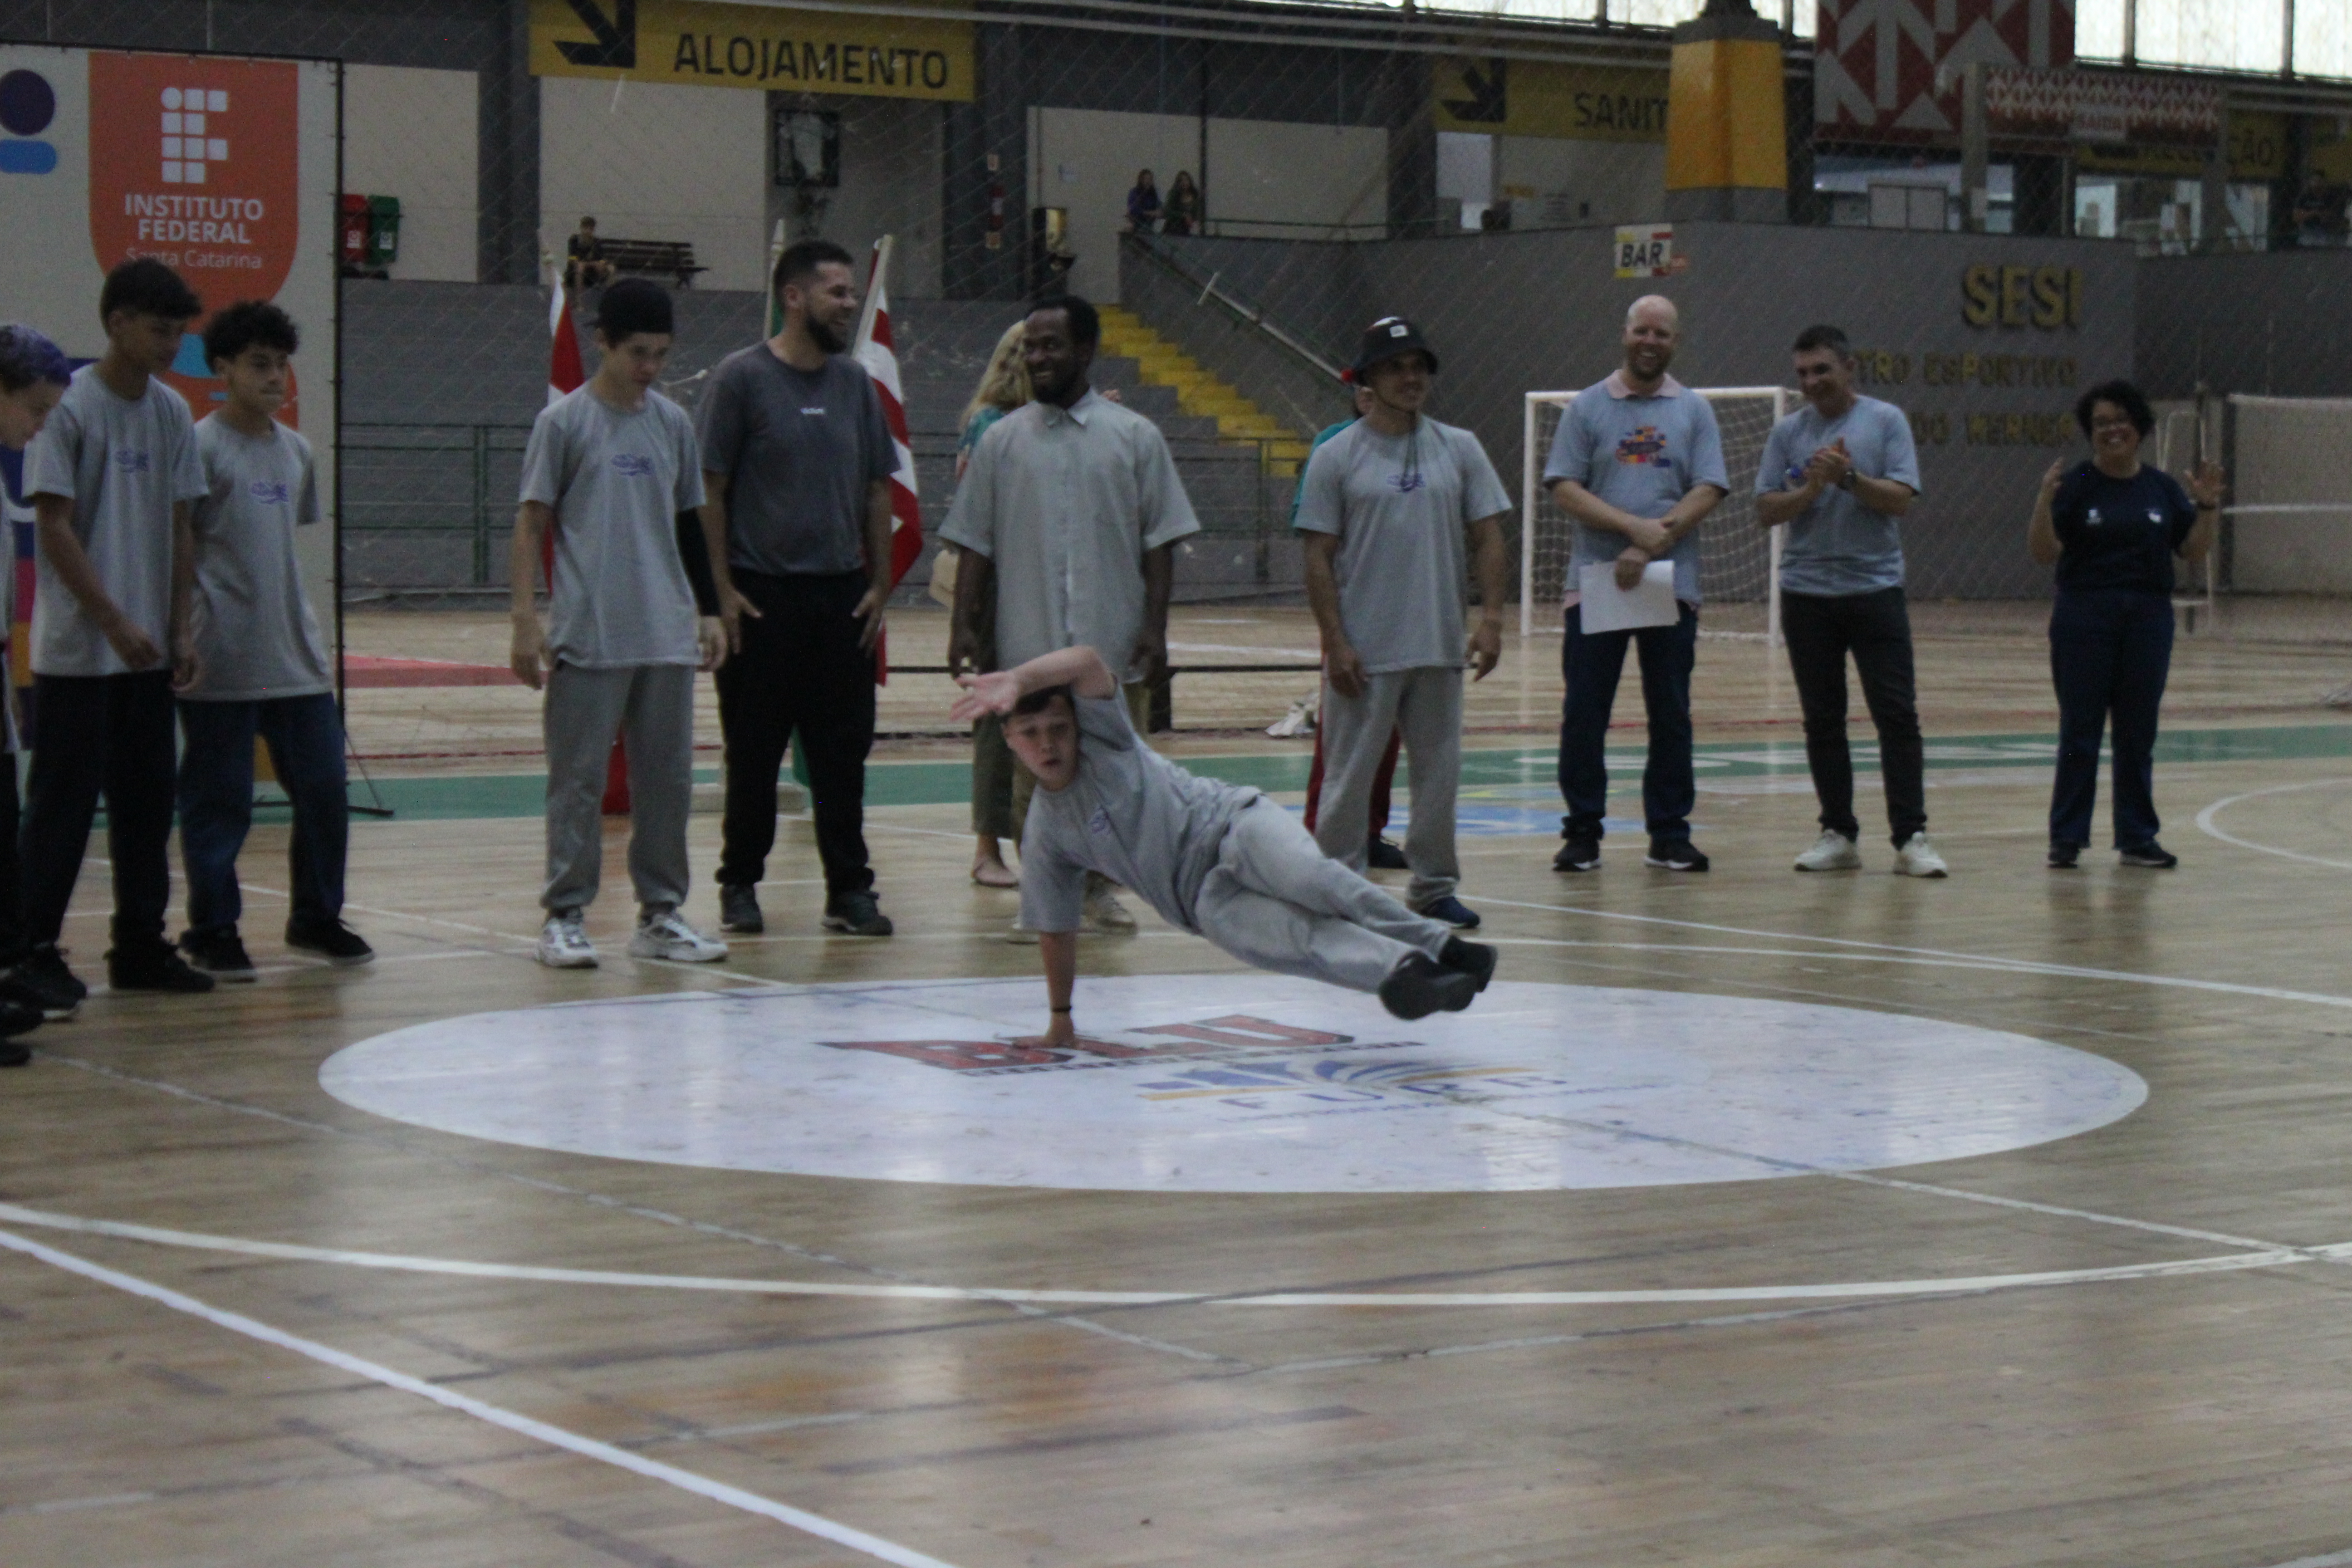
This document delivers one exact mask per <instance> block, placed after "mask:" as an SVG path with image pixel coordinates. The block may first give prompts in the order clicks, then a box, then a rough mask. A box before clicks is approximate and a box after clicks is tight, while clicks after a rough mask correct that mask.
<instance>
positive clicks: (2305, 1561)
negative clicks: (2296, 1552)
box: [2273, 1552, 2352, 1568]
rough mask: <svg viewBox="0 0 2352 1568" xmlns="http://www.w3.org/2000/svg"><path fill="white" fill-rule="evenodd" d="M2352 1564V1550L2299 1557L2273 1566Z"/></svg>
mask: <svg viewBox="0 0 2352 1568" xmlns="http://www.w3.org/2000/svg"><path fill="white" fill-rule="evenodd" d="M2347 1564H2352V1552H2327V1553H2326V1554H2325V1555H2323V1556H2319V1557H2298V1558H2296V1559H2295V1560H2294V1562H2292V1563H2275V1564H2273V1568H2347Z"/></svg>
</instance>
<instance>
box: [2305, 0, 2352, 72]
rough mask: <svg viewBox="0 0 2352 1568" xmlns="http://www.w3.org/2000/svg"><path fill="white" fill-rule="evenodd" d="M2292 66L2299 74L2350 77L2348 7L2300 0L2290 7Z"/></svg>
mask: <svg viewBox="0 0 2352 1568" xmlns="http://www.w3.org/2000/svg"><path fill="white" fill-rule="evenodd" d="M2294 68H2295V71H2296V73H2297V74H2298V75H2302V76H2332V77H2352V8H2347V6H2345V5H2343V4H2341V0H2304V3H2303V4H2302V5H2297V6H2296V7H2295V8H2294Z"/></svg>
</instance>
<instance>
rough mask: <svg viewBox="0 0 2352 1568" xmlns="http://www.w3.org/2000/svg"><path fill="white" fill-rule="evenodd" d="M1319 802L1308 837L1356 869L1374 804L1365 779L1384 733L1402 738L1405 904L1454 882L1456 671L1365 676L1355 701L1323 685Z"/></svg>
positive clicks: (1384, 743)
mask: <svg viewBox="0 0 2352 1568" xmlns="http://www.w3.org/2000/svg"><path fill="white" fill-rule="evenodd" d="M1320 722H1321V724H1322V726H1323V802H1322V805H1321V806H1320V808H1319V809H1318V813H1317V816H1316V818H1315V840H1316V842H1317V843H1318V844H1320V845H1322V846H1323V853H1325V854H1326V855H1328V856H1329V857H1331V858H1332V859H1334V860H1337V861H1339V863H1340V864H1341V865H1343V866H1346V867H1347V868H1349V870H1353V871H1360V870H1362V869H1363V868H1364V824H1365V822H1367V821H1368V820H1370V815H1371V806H1372V780H1373V778H1374V777H1375V776H1376V775H1377V774H1378V773H1380V770H1381V755H1382V754H1383V753H1384V752H1387V750H1388V745H1389V732H1390V731H1392V730H1401V731H1403V732H1404V754H1405V759H1406V761H1407V762H1408V763H1410V764H1411V765H1412V823H1411V825H1410V826H1407V827H1406V829H1405V835H1404V859H1405V864H1406V865H1408V866H1410V867H1412V882H1411V883H1410V884H1409V885H1408V886H1407V887H1406V889H1405V893H1404V901H1405V902H1406V903H1408V904H1410V905H1412V907H1413V908H1414V909H1416V910H1425V909H1427V908H1428V907H1429V906H1430V905H1432V904H1433V903H1435V902H1436V901H1437V900H1440V899H1442V898H1444V897H1445V896H1446V895H1448V894H1449V893H1451V892H1453V891H1454V889H1455V888H1457V887H1459V886H1461V884H1462V862H1461V861H1460V859H1458V858H1456V857H1455V855H1454V792H1455V790H1457V789H1458V788H1459V787H1460V786H1461V783H1462V671H1461V669H1460V668H1459V667H1449V666H1445V665H1425V666H1423V667H1422V668H1417V669H1392V670H1390V671H1388V672H1386V673H1385V674H1381V675H1375V676H1373V677H1371V678H1370V679H1369V680H1368V681H1367V682H1366V683H1365V686H1364V694H1363V695H1362V696H1361V697H1342V696H1340V695H1339V692H1338V691H1337V690H1336V689H1333V687H1332V686H1331V685H1330V683H1329V682H1328V681H1327V682H1325V683H1324V686H1323V708H1322V714H1321V719H1320Z"/></svg>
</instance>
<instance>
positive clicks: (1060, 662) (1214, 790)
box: [952, 646, 1495, 1045]
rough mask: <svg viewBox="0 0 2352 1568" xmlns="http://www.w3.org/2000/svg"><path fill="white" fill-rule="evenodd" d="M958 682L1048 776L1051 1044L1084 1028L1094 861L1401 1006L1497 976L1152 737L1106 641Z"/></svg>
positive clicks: (1267, 951)
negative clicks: (1084, 957)
mask: <svg viewBox="0 0 2352 1568" xmlns="http://www.w3.org/2000/svg"><path fill="white" fill-rule="evenodd" d="M956 679H957V681H958V683H959V684H961V686H962V687H963V688H964V691H965V694H964V697H963V699H962V700H961V701H960V702H958V703H957V704H956V705H955V709H954V712H953V715H952V716H953V717H954V718H955V719H956V720H958V721H964V722H968V721H971V720H973V719H977V718H979V717H980V716H981V715H982V714H983V713H996V714H1002V715H1005V716H1006V717H1005V725H1004V740H1005V743H1006V744H1007V745H1009V746H1011V747H1012V748H1013V754H1014V755H1016V756H1018V757H1019V758H1020V759H1021V762H1022V765H1023V766H1024V767H1026V768H1027V769H1028V770H1029V771H1030V772H1031V773H1033V774H1034V775H1035V776H1036V780H1037V787H1036V794H1035V795H1034V796H1033V797H1032V799H1031V802H1030V806H1029V821H1028V828H1027V836H1026V837H1024V840H1023V841H1022V851H1021V919H1022V922H1023V924H1024V925H1026V926H1027V927H1029V928H1030V929H1031V930H1033V931H1036V932H1037V945H1038V952H1039V953H1040V954H1041V956H1042V957H1043V959H1044V961H1045V991H1046V999H1047V1001H1048V1003H1049V1005H1051V1007H1052V1009H1053V1012H1052V1016H1051V1018H1050V1021H1049V1022H1048V1023H1047V1025H1046V1028H1045V1043H1046V1044H1048V1045H1067V1044H1069V1043H1070V1041H1071V1040H1072V1039H1074V1038H1075V1037H1076V1028H1075V1026H1073V1024H1072V1022H1071V1016H1070V992H1071V988H1072V986H1073V984H1075V983H1076V976H1077V955H1078V925H1079V921H1080V916H1081V913H1082V911H1083V908H1084V905H1085V902H1086V886H1087V873H1088V872H1094V873H1097V874H1098V875H1101V876H1105V877H1108V878H1110V879H1112V880H1113V881H1116V882H1118V883H1119V884H1120V885H1122V886H1124V887H1128V888H1131V889H1134V890H1135V891H1136V893H1137V894H1139V896H1140V897H1142V899H1143V900H1145V901H1146V902H1148V903H1150V905H1151V907H1152V908H1153V909H1155V910H1158V911H1159V912H1160V916H1161V918H1163V919H1165V920H1166V921H1169V922H1170V923H1171V924H1172V925H1175V926H1178V927H1180V928H1181V929H1182V930H1185V931H1192V932H1194V933H1196V934H1198V935H1200V936H1204V937H1206V938H1208V939H1209V941H1211V942H1214V943H1215V944H1216V945H1217V946H1219V947H1221V948H1223V950H1224V951H1225V952H1229V953H1232V954H1233V955H1234V957H1235V958H1238V959H1241V960H1243V961H1244V962H1245V963H1253V964H1255V965H1256V966H1257V967H1258V968H1260V969H1267V970H1271V971H1273V972H1274V973H1276V974H1297V975H1303V976H1305V977H1306V978H1307V979H1310V980H1321V981H1325V982H1328V984H1333V985H1344V986H1346V987H1348V988H1349V990H1351V991H1370V992H1372V993H1373V994H1376V995H1378V996H1379V997H1380V999H1381V1005H1383V1006H1385V1007H1387V1008H1388V1010H1389V1011H1390V1012H1391V1013H1393V1014H1394V1015H1396V1016H1398V1017H1400V1018H1425V1017H1427V1016H1429V1015H1430V1014H1432V1013H1434V1012H1436V1011H1438V1010H1439V1009H1441V1008H1443V1009H1444V1010H1445V1011H1448V1012H1454V1013H1458V1012H1460V1011H1461V1010H1462V1009H1464V1008H1465V1007H1467V1006H1469V1005H1470V1003H1471V1001H1472V999H1473V998H1475V996H1476V995H1477V994H1478V993H1479V992H1481V991H1484V990H1485V989H1486V983H1487V981H1488V980H1490V979H1492V978H1493V977H1494V973H1495V950H1494V949H1493V948H1491V947H1485V946H1481V945H1480V944H1478V943H1476V942H1464V941H1463V940H1462V939H1461V938H1459V937H1457V936H1455V935H1454V932H1453V931H1452V930H1451V929H1450V928H1448V927H1447V926H1446V925H1445V923H1444V921H1436V920H1431V919H1428V918H1426V917H1425V916H1422V915H1416V914H1414V913H1413V912H1412V911H1411V910H1408V909H1406V908H1405V907H1404V906H1403V905H1402V904H1400V903H1398V902H1397V901H1396V900H1394V899H1392V898H1391V897H1389V895H1388V894H1387V893H1385V892H1383V891H1381V889H1378V888H1376V887H1374V886H1372V884H1371V883H1370V882H1368V881H1366V880H1364V879H1363V878H1361V877H1360V876H1358V875H1357V874H1356V873H1355V872H1353V871H1351V870H1349V868H1347V867H1345V866H1343V865H1341V864H1340V863H1339V861H1337V860H1334V859H1330V858H1327V857H1326V856H1325V855H1324V853H1323V851H1322V850H1321V849H1319V848H1318V847H1316V843H1315V840H1314V839H1312V838H1310V837H1307V830H1306V829H1305V828H1303V827H1301V826H1298V824H1297V822H1295V821H1293V820H1292V819H1291V816H1290V814H1289V813H1288V812H1286V811H1285V810H1283V809H1282V807H1281V806H1279V805H1276V804H1275V803H1274V802H1273V801H1271V800H1268V799H1266V798H1265V796H1264V795H1260V794H1259V793H1258V792H1257V791H1256V790H1254V789H1245V788H1243V787H1241V786H1239V785H1235V784H1223V783H1220V782H1219V781H1217V780H1215V779H1204V778H1199V777H1196V776H1194V775H1193V774H1192V773H1186V772H1185V771H1184V770H1183V769H1181V768H1180V767H1178V766H1177V765H1176V764H1175V763H1171V762H1170V761H1169V760H1168V759H1167V758H1165V757H1163V756H1160V754H1159V753H1158V752H1154V751H1153V750H1152V749H1151V748H1150V747H1149V746H1147V745H1145V744H1144V743H1143V742H1142V741H1141V740H1140V739H1139V737H1138V736H1137V735H1136V732H1135V725H1134V722H1133V721H1132V720H1131V719H1130V718H1129V714H1128V709H1127V704H1126V702H1125V701H1124V700H1122V698H1121V694H1120V691H1119V683H1118V677H1117V676H1116V675H1114V674H1113V673H1112V671H1111V668H1110V666H1108V665H1107V664H1105V663H1104V662H1103V660H1102V656H1101V655H1099V654H1097V652H1096V651H1095V650H1094V649H1093V648H1091V647H1083V646H1081V647H1066V648H1059V649H1056V650H1055V651H1054V652H1052V653H1047V654H1042V655H1040V656H1039V657H1037V658H1033V659H1030V660H1029V661H1028V662H1027V663H1025V664H1023V665H1022V666H1020V667H1019V668H1016V669H1011V670H1006V671H1003V672H1002V673H998V674H992V675H963V676H958V677H957V678H956Z"/></svg>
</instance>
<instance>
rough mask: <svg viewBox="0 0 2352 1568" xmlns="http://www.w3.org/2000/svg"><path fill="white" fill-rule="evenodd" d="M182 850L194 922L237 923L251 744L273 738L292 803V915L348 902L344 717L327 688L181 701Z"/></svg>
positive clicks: (309, 917)
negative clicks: (260, 697) (254, 698)
mask: <svg viewBox="0 0 2352 1568" xmlns="http://www.w3.org/2000/svg"><path fill="white" fill-rule="evenodd" d="M180 730H181V732H182V734H183V735H184V737H185V742H186V743H185V745H184V747H183V748H182V750H181V752H180V854H181V856H182V858H184V861H185V863H186V866H187V871H188V925H189V928H190V929H191V930H196V931H209V930H218V929H222V928H226V927H232V926H235V925H236V922H237V917H238V916H239V915H241V914H242V913H243V912H244V899H243V896H242V895H241V894H240V893H239V892H238V890H237V885H236V857H237V853H238V851H240V850H242V849H243V848H244V847H245V836H246V833H247V830H248V829H250V828H251V827H252V826H253V742H254V738H255V737H256V736H259V737H260V738H261V739H262V740H263V741H265V742H268V746H269V763H270V766H271V767H273V768H275V769H276V770H277V773H278V787H279V788H281V789H283V790H284V791H285V792H286V797H287V799H289V800H290V801H291V802H293V804H294V844H293V854H292V870H291V880H290V882H289V886H288V889H287V890H288V891H289V893H291V894H292V895H293V910H292V912H291V915H290V920H291V921H294V922H298V923H308V922H312V921H328V920H333V919H335V918H337V917H339V916H340V915H341V913H342V909H343V858H344V853H345V850H346V848H347V847H348V845H349V843H350V839H351V806H350V804H349V801H348V799H347V797H346V796H345V795H344V794H343V725H342V720H341V717H340V716H339V715H338V714H337V713H336V711H335V700H334V698H333V697H331V696H330V695H328V694H327V693H325V692H320V693H319V694H317V695H315V696H310V697H278V698H271V699H269V700H265V701H260V702H186V701H184V702H182V703H181V704H180Z"/></svg>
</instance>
